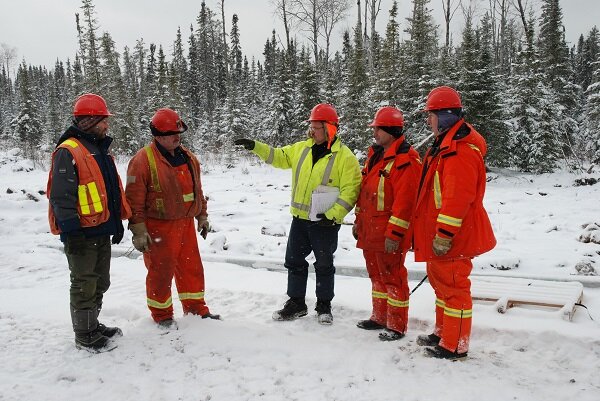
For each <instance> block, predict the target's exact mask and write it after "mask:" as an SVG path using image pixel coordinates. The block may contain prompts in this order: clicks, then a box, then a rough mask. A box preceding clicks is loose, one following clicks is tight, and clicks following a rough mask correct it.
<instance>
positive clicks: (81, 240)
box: [65, 232, 86, 255]
mask: <svg viewBox="0 0 600 401" xmlns="http://www.w3.org/2000/svg"><path fill="white" fill-rule="evenodd" d="M85 246H86V242H85V235H83V234H82V233H81V232H78V233H76V234H75V233H74V234H69V235H67V240H66V241H65V253H67V254H70V255H83V254H84V253H85Z"/></svg>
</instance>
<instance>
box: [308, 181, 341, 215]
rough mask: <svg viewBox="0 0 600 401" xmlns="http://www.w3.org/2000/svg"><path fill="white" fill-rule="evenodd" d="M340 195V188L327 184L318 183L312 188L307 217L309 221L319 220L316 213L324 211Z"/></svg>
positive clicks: (329, 207)
mask: <svg viewBox="0 0 600 401" xmlns="http://www.w3.org/2000/svg"><path fill="white" fill-rule="evenodd" d="M339 197H340V189H339V188H338V187H330V186H327V185H319V186H318V187H316V188H315V189H314V191H313V192H312V195H311V200H310V210H309V212H308V219H309V220H310V221H319V220H321V219H320V218H319V217H317V214H320V213H325V212H326V211H328V210H329V209H331V207H332V206H333V205H334V203H335V202H336V201H337V199H338V198H339Z"/></svg>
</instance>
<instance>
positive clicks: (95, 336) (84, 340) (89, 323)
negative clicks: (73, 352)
mask: <svg viewBox="0 0 600 401" xmlns="http://www.w3.org/2000/svg"><path fill="white" fill-rule="evenodd" d="M71 321H72V323H73V331H74V332H75V346H76V347H77V348H78V349H86V350H88V351H91V352H104V351H110V350H112V349H114V348H116V346H114V344H111V341H110V339H109V338H108V337H107V336H105V335H103V334H102V332H101V331H100V330H99V328H98V318H97V311H96V310H94V309H75V308H73V307H71Z"/></svg>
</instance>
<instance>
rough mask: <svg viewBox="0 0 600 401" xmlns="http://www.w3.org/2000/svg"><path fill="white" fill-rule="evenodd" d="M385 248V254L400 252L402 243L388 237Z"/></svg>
mask: <svg viewBox="0 0 600 401" xmlns="http://www.w3.org/2000/svg"><path fill="white" fill-rule="evenodd" d="M383 247H384V250H385V253H394V252H396V251H398V248H399V247H400V241H396V240H393V239H390V238H387V237H386V238H385V243H384V245H383Z"/></svg>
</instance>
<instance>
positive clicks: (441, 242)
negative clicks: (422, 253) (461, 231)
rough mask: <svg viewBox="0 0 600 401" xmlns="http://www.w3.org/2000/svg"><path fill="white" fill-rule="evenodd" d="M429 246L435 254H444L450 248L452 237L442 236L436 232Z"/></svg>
mask: <svg viewBox="0 0 600 401" xmlns="http://www.w3.org/2000/svg"><path fill="white" fill-rule="evenodd" d="M431 248H432V249H433V253H434V254H435V256H442V255H445V254H447V253H448V251H449V250H450V248H452V238H442V237H440V236H439V235H437V234H436V235H435V238H434V239H433V244H432V247H431Z"/></svg>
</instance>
